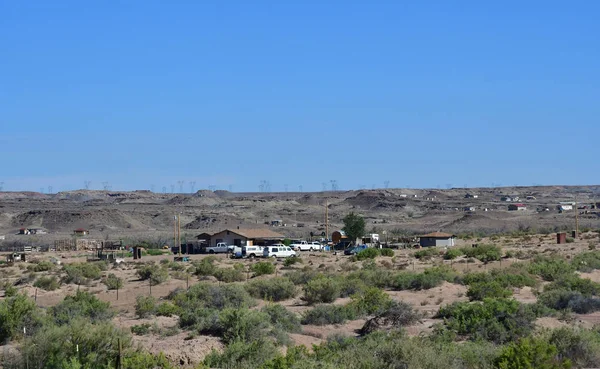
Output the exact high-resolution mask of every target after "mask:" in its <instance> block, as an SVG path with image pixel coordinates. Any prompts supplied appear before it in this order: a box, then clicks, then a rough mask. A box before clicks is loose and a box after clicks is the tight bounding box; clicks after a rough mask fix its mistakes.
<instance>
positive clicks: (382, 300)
mask: <svg viewBox="0 0 600 369" xmlns="http://www.w3.org/2000/svg"><path fill="white" fill-rule="evenodd" d="M391 304H392V299H391V298H390V296H389V295H388V294H387V293H385V292H384V291H383V290H381V289H379V288H377V287H370V288H368V289H366V290H365V291H364V292H363V293H357V294H354V295H352V302H351V303H350V304H349V305H348V308H350V309H354V311H355V312H356V315H357V316H362V315H370V314H378V313H381V312H382V311H385V310H387V309H388V308H389V307H390V306H391Z"/></svg>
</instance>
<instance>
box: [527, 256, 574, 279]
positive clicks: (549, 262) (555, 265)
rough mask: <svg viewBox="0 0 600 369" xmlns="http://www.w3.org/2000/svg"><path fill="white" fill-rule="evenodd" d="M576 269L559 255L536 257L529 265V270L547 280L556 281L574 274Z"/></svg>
mask: <svg viewBox="0 0 600 369" xmlns="http://www.w3.org/2000/svg"><path fill="white" fill-rule="evenodd" d="M574 271H575V267H574V266H573V265H571V264H569V263H567V261H565V260H564V259H562V258H558V257H554V258H548V257H536V258H535V259H534V260H533V261H532V263H531V264H530V265H529V272H530V273H532V274H535V275H539V276H540V277H542V279H544V280H545V281H554V280H556V279H559V278H562V277H565V276H568V275H572V274H573V272H574Z"/></svg>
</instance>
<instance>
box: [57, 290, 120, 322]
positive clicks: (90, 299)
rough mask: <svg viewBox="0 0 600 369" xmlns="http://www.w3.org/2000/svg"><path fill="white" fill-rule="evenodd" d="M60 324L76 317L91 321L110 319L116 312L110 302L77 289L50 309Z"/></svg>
mask: <svg viewBox="0 0 600 369" xmlns="http://www.w3.org/2000/svg"><path fill="white" fill-rule="evenodd" d="M48 312H49V315H50V316H52V317H53V319H54V321H55V323H56V324H58V325H62V324H67V323H69V322H71V321H72V320H74V319H78V318H83V319H85V320H86V321H89V322H91V323H98V322H103V321H107V320H110V319H112V318H113V317H114V315H115V313H114V312H113V311H112V310H111V309H110V303H108V302H104V301H101V300H100V299H98V298H97V297H96V296H94V295H92V294H91V293H89V292H84V291H77V293H75V295H72V296H71V295H70V296H66V297H65V298H64V300H63V301H62V302H60V303H59V304H57V305H55V306H53V307H51V308H49V309H48Z"/></svg>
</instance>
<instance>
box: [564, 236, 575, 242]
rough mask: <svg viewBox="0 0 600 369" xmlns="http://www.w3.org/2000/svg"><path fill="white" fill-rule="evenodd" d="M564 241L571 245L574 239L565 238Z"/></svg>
mask: <svg viewBox="0 0 600 369" xmlns="http://www.w3.org/2000/svg"><path fill="white" fill-rule="evenodd" d="M565 241H567V243H573V242H575V239H574V238H573V237H567V238H566V239H565Z"/></svg>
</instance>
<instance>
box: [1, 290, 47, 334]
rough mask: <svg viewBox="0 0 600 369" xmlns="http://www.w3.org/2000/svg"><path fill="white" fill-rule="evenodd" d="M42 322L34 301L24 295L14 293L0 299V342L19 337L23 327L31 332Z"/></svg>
mask: <svg viewBox="0 0 600 369" xmlns="http://www.w3.org/2000/svg"><path fill="white" fill-rule="evenodd" d="M42 322H43V321H42V317H41V314H40V311H39V309H38V307H37V306H36V305H35V302H34V301H33V300H31V299H30V298H28V297H27V296H25V295H22V294H16V295H15V296H12V297H8V298H5V299H3V300H1V301H0V342H7V341H9V340H10V339H14V338H17V337H20V336H21V335H22V334H23V327H25V328H26V330H27V333H28V334H33V333H34V332H35V330H36V329H38V328H39V327H41V326H42Z"/></svg>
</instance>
